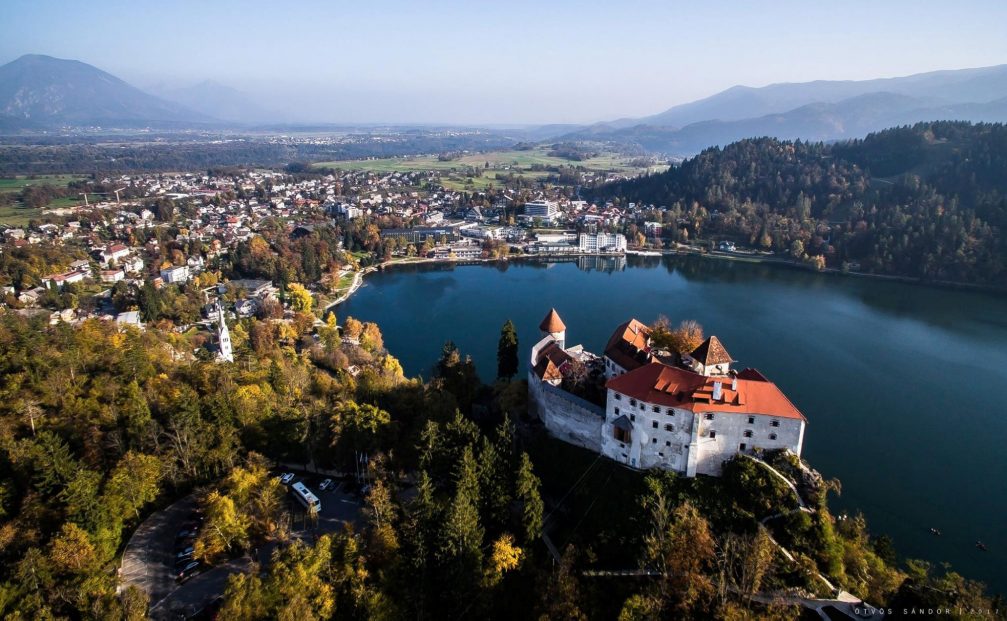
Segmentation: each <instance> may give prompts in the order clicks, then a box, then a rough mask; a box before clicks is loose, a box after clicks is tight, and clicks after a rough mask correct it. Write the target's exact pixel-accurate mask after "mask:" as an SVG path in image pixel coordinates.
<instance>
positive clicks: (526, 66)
mask: <svg viewBox="0 0 1007 621" xmlns="http://www.w3.org/2000/svg"><path fill="white" fill-rule="evenodd" d="M2 5H3V6H2V8H0V63H3V62H7V61H10V60H13V59H14V58H17V57H18V56H20V55H22V54H26V53H39V54H48V55H51V56H57V57H60V58H74V59H78V60H82V61H84V62H87V63H90V64H93V65H96V66H97V67H99V68H101V69H104V70H106V71H109V72H111V73H113V74H115V75H117V76H119V77H122V78H123V79H125V80H127V81H129V82H131V83H133V84H135V85H137V86H140V87H142V88H148V89H153V88H157V87H159V86H160V87H164V86H187V85H191V84H195V83H197V82H200V81H203V80H206V79H212V80H215V81H218V82H221V83H223V84H226V85H228V86H233V87H235V88H239V89H241V90H243V91H245V92H248V93H251V94H254V95H255V96H256V98H257V99H259V100H260V101H262V103H263V104H264V105H265V106H266V107H269V108H273V109H276V110H280V111H282V113H283V114H284V115H285V116H287V118H288V119H290V120H326V121H344V122H369V121H373V122H451V123H552V122H556V123H562V122H578V123H579V122H589V121H597V120H605V119H612V118H616V117H622V116H643V115H647V114H653V113H657V112H660V111H662V110H664V109H666V108H668V107H670V106H672V105H675V104H678V103H683V102H686V101H691V100H694V99H698V98H700V97H704V96H707V95H710V94H713V93H715V92H717V91H719V90H722V89H724V88H727V87H729V86H732V85H735V84H746V85H750V86H761V85H764V84H769V83H773V82H797V81H806V80H814V79H864V78H875V77H890V76H897V75H905V74H909V73H918V72H922V71H930V70H934V69H956V68H963V67H980V66H987V65H996V64H1003V63H1007V36H1005V35H1007V2H1005V1H1003V0H988V1H968V0H957V1H954V2H951V1H947V0H943V1H939V2H931V1H927V0H912V1H909V0H906V1H903V0H871V1H863V2H862V1H859V0H857V1H851V0H844V1H842V2H823V1H818V0H805V1H796V0H795V1H785V2H782V1H781V2H755V1H750V2H743V1H736V2H728V1H721V2H718V1H714V0H710V1H705V0H695V1H692V2H677V1H672V0H666V1H663V2H644V1H632V0H627V1H620V0H607V1H596V0H576V1H574V0H569V1H568V0H558V1H552V2H550V1H548V0H540V1H538V2H533V1H526V0H508V1H502V2H501V1H493V2H482V1H480V0H469V1H458V2H454V1H431V2H424V1H422V0H360V1H352V2H350V1H344V0H328V1H324V0H319V1H305V2H298V1H296V0H290V1H287V2H256V1H247V2H230V1H224V0H202V1H198V2H196V1H192V2H189V1H180V2H172V1H170V0H162V1H149V0H131V1H105V0H88V1H86V2H85V1H76V0H66V1H63V2H56V1H51V0H2Z"/></svg>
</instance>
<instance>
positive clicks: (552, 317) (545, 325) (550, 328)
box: [538, 308, 566, 334]
mask: <svg viewBox="0 0 1007 621" xmlns="http://www.w3.org/2000/svg"><path fill="white" fill-rule="evenodd" d="M538 327H539V330H541V331H543V332H549V333H550V334H551V333H554V332H565V331H566V324H565V323H563V320H562V319H560V318H559V313H557V312H556V309H555V308H553V309H550V310H549V314H548V315H546V316H545V319H543V320H542V323H540V324H539V326H538Z"/></svg>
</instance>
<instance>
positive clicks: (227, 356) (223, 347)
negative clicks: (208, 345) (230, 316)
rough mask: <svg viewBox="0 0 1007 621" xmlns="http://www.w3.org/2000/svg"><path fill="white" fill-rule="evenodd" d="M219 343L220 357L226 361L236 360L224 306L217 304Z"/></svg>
mask: <svg viewBox="0 0 1007 621" xmlns="http://www.w3.org/2000/svg"><path fill="white" fill-rule="evenodd" d="M217 343H218V344H219V345H220V359H221V360H223V361H225V362H234V354H233V353H232V352H231V333H230V332H228V331H227V322H226V321H224V307H223V306H219V305H218V306H217Z"/></svg>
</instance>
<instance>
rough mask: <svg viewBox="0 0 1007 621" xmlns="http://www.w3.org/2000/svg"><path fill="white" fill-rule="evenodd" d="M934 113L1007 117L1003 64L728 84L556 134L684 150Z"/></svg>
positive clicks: (855, 129) (837, 134) (842, 131)
mask: <svg viewBox="0 0 1007 621" xmlns="http://www.w3.org/2000/svg"><path fill="white" fill-rule="evenodd" d="M934 120H967V121H973V122H978V121H988V122H1004V121H1007V65H997V66H994V67H983V68H979V69H960V70H950V71H932V72H928V73H920V74H915V75H910V76H905V77H898V78H883V79H875V80H859V81H852V80H846V81H827V80H818V81H814V82H802V83H787V84H771V85H769V86H764V87H759V88H753V87H748V86H734V87H732V88H729V89H727V90H725V91H722V92H720V93H717V94H715V95H712V96H710V97H706V98H704V99H700V100H697V101H694V102H690V103H686V104H682V105H678V106H675V107H673V108H670V109H668V110H665V111H664V112H661V113H659V114H655V115H652V116H648V117H643V118H639V119H618V120H615V121H611V122H607V123H598V124H595V125H592V126H589V127H586V128H584V129H581V130H578V131H575V132H571V133H569V134H566V135H565V136H563V137H562V138H561V139H563V140H592V141H602V142H612V143H621V144H627V145H636V146H638V147H642V148H644V149H646V150H648V151H657V152H663V153H666V154H670V155H678V156H688V155H693V154H695V153H698V152H699V151H701V150H703V149H704V148H706V147H710V146H722V145H726V144H729V143H731V142H734V141H736V140H740V139H743V138H749V137H755V136H773V137H777V138H783V139H797V138H800V139H803V140H817V141H830V140H839V139H845V138H858V137H862V136H864V135H866V134H868V133H870V132H873V131H877V130H881V129H884V128H887V127H894V126H899V125H911V124H913V123H916V122H919V121H934Z"/></svg>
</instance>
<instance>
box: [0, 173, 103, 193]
mask: <svg viewBox="0 0 1007 621" xmlns="http://www.w3.org/2000/svg"><path fill="white" fill-rule="evenodd" d="M85 178H86V177H84V176H82V175H37V176H36V178H35V179H29V178H28V177H25V176H23V175H21V176H17V177H7V178H0V192H20V191H21V188H24V187H25V186H29V185H52V186H56V187H66V186H68V185H70V182H71V181H76V180H78V179H85Z"/></svg>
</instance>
